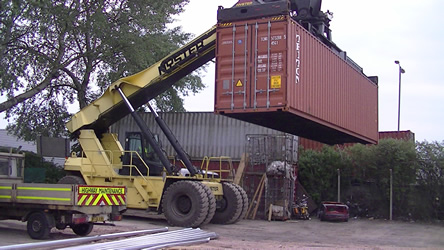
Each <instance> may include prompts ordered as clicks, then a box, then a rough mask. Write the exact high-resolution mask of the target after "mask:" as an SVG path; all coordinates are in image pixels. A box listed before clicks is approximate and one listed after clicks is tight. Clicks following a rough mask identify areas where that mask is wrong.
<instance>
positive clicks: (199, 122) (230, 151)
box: [111, 112, 285, 160]
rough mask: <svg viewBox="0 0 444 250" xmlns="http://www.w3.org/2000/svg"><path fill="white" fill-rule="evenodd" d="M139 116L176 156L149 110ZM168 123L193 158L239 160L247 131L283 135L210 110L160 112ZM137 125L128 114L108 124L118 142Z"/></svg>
mask: <svg viewBox="0 0 444 250" xmlns="http://www.w3.org/2000/svg"><path fill="white" fill-rule="evenodd" d="M141 115H142V119H143V120H144V122H145V123H146V124H147V125H148V127H149V128H150V130H151V131H152V132H153V133H154V134H157V135H159V139H160V141H161V142H162V146H163V147H164V149H165V151H166V152H167V154H168V155H176V153H175V152H174V150H173V148H172V147H171V145H170V143H169V142H168V140H167V138H166V137H165V135H164V134H163V133H162V131H161V130H160V128H159V126H158V125H157V124H156V123H155V121H154V117H153V115H152V114H151V113H142V114H141ZM159 115H160V116H161V117H162V119H163V120H164V121H165V122H166V124H168V126H169V127H170V129H171V131H172V132H173V133H174V135H175V136H176V138H177V139H178V141H179V142H180V144H181V145H182V147H183V148H184V149H185V151H187V153H188V154H189V155H190V156H191V158H192V159H202V158H203V157H205V156H229V157H231V158H232V159H233V160H240V158H241V156H242V154H243V153H244V152H245V144H246V135H247V134H265V135H267V134H269V135H285V133H283V132H280V131H276V130H273V129H269V128H265V127H261V126H258V125H255V124H252V123H247V122H243V121H240V120H236V119H232V118H229V117H225V116H221V115H217V114H214V113H212V112H183V113H159ZM138 131H140V129H139V127H138V126H137V124H136V123H135V121H134V119H133V118H132V117H131V116H126V117H125V118H124V119H121V120H120V121H118V122H116V123H115V124H114V125H112V126H111V132H112V133H117V134H118V137H119V141H120V143H121V144H122V145H123V146H124V145H125V137H126V133H127V132H138Z"/></svg>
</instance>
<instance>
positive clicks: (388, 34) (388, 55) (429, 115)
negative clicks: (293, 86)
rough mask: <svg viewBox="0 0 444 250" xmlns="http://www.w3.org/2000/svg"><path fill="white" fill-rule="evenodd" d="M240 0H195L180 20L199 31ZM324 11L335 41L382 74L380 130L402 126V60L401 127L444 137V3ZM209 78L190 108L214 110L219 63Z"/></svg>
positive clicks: (403, 0)
mask: <svg viewBox="0 0 444 250" xmlns="http://www.w3.org/2000/svg"><path fill="white" fill-rule="evenodd" d="M236 2H237V0H234V1H233V0H191V3H190V4H189V5H188V6H187V10H186V12H185V13H183V14H182V15H181V16H180V18H179V20H180V24H181V25H182V26H183V28H184V30H185V31H187V32H191V33H194V34H196V35H199V34H201V33H202V32H204V31H206V30H207V29H209V28H210V27H211V26H212V25H213V24H215V23H216V15H217V6H219V5H222V6H224V7H226V8H228V7H231V6H233V4H235V3H236ZM322 10H323V11H326V10H330V11H331V12H333V20H332V21H331V23H330V24H331V26H330V28H331V30H332V37H333V41H334V42H335V43H336V44H337V45H338V46H339V47H340V48H341V49H342V50H344V51H346V52H347V55H348V56H349V57H351V58H352V59H353V60H354V61H355V62H357V63H358V64H359V65H360V66H361V67H363V68H364V73H365V74H366V75H367V76H374V75H376V76H378V77H379V130H380V131H396V130H397V129H398V86H399V80H398V75H399V68H398V65H396V64H395V63H394V61H395V60H399V61H400V63H401V66H402V68H404V69H405V74H402V77H401V122H400V129H401V130H411V131H412V132H414V133H415V136H416V140H418V141H423V140H428V141H440V142H441V141H444V83H443V80H442V79H443V78H444V77H443V76H442V74H443V73H444V28H443V27H442V24H441V23H442V20H441V17H442V15H443V11H444V1H440V0H423V1H414V0H390V1H387V0H372V1H370V0H366V1H364V0H360V1H357V0H324V1H322ZM204 81H205V84H206V85H207V86H208V88H207V89H206V90H205V91H204V92H203V93H202V94H199V95H196V96H194V97H188V98H187V100H186V104H185V108H186V109H187V110H188V111H204V110H205V111H212V110H213V103H214V97H213V96H214V87H213V86H214V66H211V67H210V68H209V69H208V72H207V76H206V77H205V78H204ZM204 100H205V101H204ZM206 100H207V101H206Z"/></svg>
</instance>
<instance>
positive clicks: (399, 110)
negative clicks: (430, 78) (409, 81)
mask: <svg viewBox="0 0 444 250" xmlns="http://www.w3.org/2000/svg"><path fill="white" fill-rule="evenodd" d="M395 63H396V64H398V66H399V93H398V132H399V124H400V120H401V74H404V73H405V70H404V69H403V68H402V67H401V63H400V62H399V61H395Z"/></svg>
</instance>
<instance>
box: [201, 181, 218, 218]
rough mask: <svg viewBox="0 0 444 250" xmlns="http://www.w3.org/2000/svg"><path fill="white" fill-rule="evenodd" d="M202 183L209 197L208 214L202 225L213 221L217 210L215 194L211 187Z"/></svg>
mask: <svg viewBox="0 0 444 250" xmlns="http://www.w3.org/2000/svg"><path fill="white" fill-rule="evenodd" d="M201 184H202V187H203V189H204V190H205V192H206V193H207V197H208V215H207V217H206V218H205V220H204V221H203V222H202V225H206V224H208V223H209V222H210V221H211V219H213V216H214V213H215V212H216V198H215V197H214V194H213V192H212V191H211V189H210V187H208V186H205V184H203V183H201Z"/></svg>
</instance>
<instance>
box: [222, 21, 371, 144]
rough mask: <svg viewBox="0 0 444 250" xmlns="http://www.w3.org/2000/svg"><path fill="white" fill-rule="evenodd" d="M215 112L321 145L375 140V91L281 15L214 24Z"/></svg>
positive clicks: (300, 27) (366, 79) (356, 71)
mask: <svg viewBox="0 0 444 250" xmlns="http://www.w3.org/2000/svg"><path fill="white" fill-rule="evenodd" d="M215 111H216V112H218V113H221V114H224V115H227V116H230V117H234V118H237V119H241V120H244V121H248V122H252V123H255V124H259V125H262V126H266V127H270V128H273V129H277V130H280V131H284V132H288V133H292V134H295V135H298V136H302V137H306V138H309V139H314V140H317V141H322V142H324V143H328V144H336V143H347V142H361V143H376V142H377V141H378V87H377V86H376V85H375V84H374V83H373V82H371V81H370V80H369V79H368V78H367V77H366V76H365V75H363V74H362V72H361V71H359V70H357V69H356V67H353V65H350V64H349V63H348V62H347V61H346V56H345V54H344V55H343V56H342V57H340V56H339V55H337V54H336V53H335V52H333V51H332V50H330V49H329V48H328V47H326V46H325V45H324V44H323V43H322V42H320V41H319V40H318V39H317V38H315V37H314V36H312V35H311V34H310V33H308V32H307V31H306V30H305V29H304V28H303V27H302V26H300V25H299V24H297V23H296V22H294V21H293V20H292V19H291V18H289V17H287V16H280V17H273V18H263V19H257V20H248V21H239V22H234V23H228V24H226V23H225V24H218V28H217V47H216V95H215Z"/></svg>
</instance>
